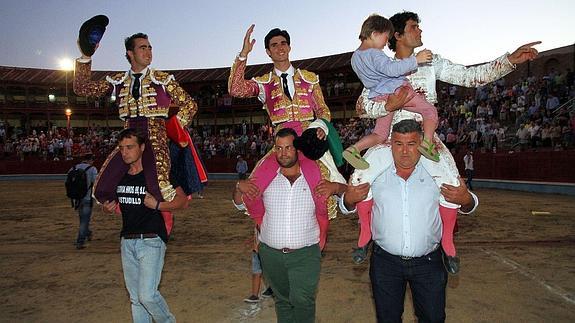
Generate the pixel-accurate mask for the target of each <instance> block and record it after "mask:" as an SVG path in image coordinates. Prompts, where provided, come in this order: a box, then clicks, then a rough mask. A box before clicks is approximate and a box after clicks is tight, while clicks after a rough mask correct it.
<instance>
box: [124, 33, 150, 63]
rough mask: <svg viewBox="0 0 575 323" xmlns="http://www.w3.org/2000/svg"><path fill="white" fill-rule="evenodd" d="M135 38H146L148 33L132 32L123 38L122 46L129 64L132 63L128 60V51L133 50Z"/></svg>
mask: <svg viewBox="0 0 575 323" xmlns="http://www.w3.org/2000/svg"><path fill="white" fill-rule="evenodd" d="M136 38H143V39H148V35H146V34H144V33H137V34H133V35H132V36H130V37H126V39H124V46H125V47H126V59H127V60H128V62H129V63H130V64H132V61H130V56H128V51H129V50H131V51H133V50H134V46H135V45H136V44H134V40H136Z"/></svg>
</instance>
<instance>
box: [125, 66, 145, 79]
mask: <svg viewBox="0 0 575 323" xmlns="http://www.w3.org/2000/svg"><path fill="white" fill-rule="evenodd" d="M149 69H150V67H149V66H146V68H144V69H143V70H141V71H140V73H142V76H140V79H142V77H144V76H146V75H147V74H148V70H149ZM134 74H136V72H134V71H132V69H130V77H131V78H134Z"/></svg>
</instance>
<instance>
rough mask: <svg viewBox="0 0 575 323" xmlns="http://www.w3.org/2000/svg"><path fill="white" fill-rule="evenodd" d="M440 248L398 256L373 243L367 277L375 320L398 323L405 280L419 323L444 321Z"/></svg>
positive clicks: (443, 269) (445, 284)
mask: <svg viewBox="0 0 575 323" xmlns="http://www.w3.org/2000/svg"><path fill="white" fill-rule="evenodd" d="M441 258H442V256H441V248H438V249H437V250H435V251H433V252H431V253H429V254H427V255H425V256H423V257H419V258H414V259H411V260H404V259H401V258H400V257H399V256H394V255H392V254H390V253H388V252H386V251H385V250H383V249H381V247H379V246H378V245H377V244H376V243H374V247H373V252H372V254H371V265H370V268H369V276H370V278H371V288H372V292H373V298H374V300H375V311H376V314H377V322H379V323H382V322H390V323H391V322H393V323H401V316H402V314H403V307H404V304H403V301H404V299H405V290H406V285H407V282H409V286H410V288H411V295H412V298H413V307H414V309H415V316H417V318H418V322H420V323H427V322H445V287H446V286H447V271H446V270H445V268H444V266H443V261H442V259H441Z"/></svg>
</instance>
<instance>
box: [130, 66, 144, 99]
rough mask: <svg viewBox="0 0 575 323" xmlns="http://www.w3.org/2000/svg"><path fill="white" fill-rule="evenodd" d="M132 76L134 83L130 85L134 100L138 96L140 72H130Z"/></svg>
mask: <svg viewBox="0 0 575 323" xmlns="http://www.w3.org/2000/svg"><path fill="white" fill-rule="evenodd" d="M132 76H134V85H133V86H132V96H133V97H134V99H135V100H137V99H139V98H140V77H141V76H142V73H134V74H132Z"/></svg>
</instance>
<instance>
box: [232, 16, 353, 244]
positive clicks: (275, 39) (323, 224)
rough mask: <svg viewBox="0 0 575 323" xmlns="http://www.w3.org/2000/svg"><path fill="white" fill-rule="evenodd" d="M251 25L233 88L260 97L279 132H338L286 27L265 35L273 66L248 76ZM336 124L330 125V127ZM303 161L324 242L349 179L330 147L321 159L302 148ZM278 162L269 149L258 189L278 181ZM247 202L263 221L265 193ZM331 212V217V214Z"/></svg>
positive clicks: (323, 135)
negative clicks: (293, 53)
mask: <svg viewBox="0 0 575 323" xmlns="http://www.w3.org/2000/svg"><path fill="white" fill-rule="evenodd" d="M253 28H254V26H253V25H252V26H251V27H250V28H249V29H248V31H247V33H246V35H245V37H244V46H243V48H242V51H241V52H240V54H239V55H238V57H237V58H236V60H235V61H234V64H233V66H232V68H231V72H230V78H229V82H228V91H229V93H230V94H231V95H232V96H234V97H242V98H245V97H258V99H259V100H260V101H261V102H262V103H263V108H264V109H265V110H266V111H267V113H268V115H269V117H270V119H271V122H272V124H273V125H274V127H275V131H278V130H279V129H281V128H286V127H287V128H292V129H294V130H295V131H296V132H297V134H298V135H301V134H302V132H303V131H304V130H306V129H308V128H318V130H317V133H318V138H319V139H323V140H326V139H327V136H329V135H332V136H333V135H337V134H336V132H335V129H333V127H331V125H330V124H329V120H330V119H331V114H330V111H329V108H328V107H327V105H326V104H325V101H324V98H323V94H322V92H321V87H320V85H319V78H318V76H317V75H316V74H314V73H312V72H309V71H306V70H301V69H295V68H294V67H293V66H292V65H291V63H290V61H289V51H290V50H291V48H290V39H289V34H288V33H287V32H286V31H285V30H279V29H277V28H276V29H273V30H272V31H270V32H269V33H268V35H267V36H266V37H265V47H266V51H267V53H268V55H269V56H270V58H271V59H272V61H273V64H274V70H273V71H270V72H269V73H267V74H265V75H263V76H259V77H255V78H253V79H250V80H246V79H244V73H245V68H246V60H247V55H248V53H249V52H250V51H251V50H252V48H253V44H254V43H255V40H251V39H250V37H251V33H252V32H253ZM330 127H331V129H330ZM299 158H300V160H302V159H306V160H307V161H306V162H304V163H301V167H302V169H301V170H302V173H303V175H304V177H305V179H306V181H307V182H308V184H309V186H310V188H311V189H312V190H313V191H315V192H316V193H318V192H321V194H313V197H314V203H315V206H316V217H317V219H318V224H319V226H320V246H321V247H323V246H324V244H325V241H326V234H327V227H328V223H329V221H328V218H333V217H335V211H336V210H335V207H336V204H335V203H334V202H335V201H334V200H333V199H328V198H329V197H330V196H331V195H333V194H337V193H340V192H342V191H343V190H345V179H344V178H343V176H341V174H340V173H339V172H338V170H337V167H336V165H335V162H334V159H333V157H332V155H331V154H330V152H329V151H328V152H326V153H325V154H324V155H323V156H322V157H321V158H320V159H319V160H318V161H317V162H311V163H310V162H309V159H307V158H306V157H305V156H304V155H303V154H302V153H300V154H299ZM278 169H279V164H278V163H277V161H276V159H275V157H274V155H273V154H271V152H270V153H268V154H267V155H266V156H265V157H264V158H262V159H261V160H260V161H259V162H258V163H257V165H256V167H255V169H254V171H253V172H252V175H251V179H252V181H253V182H254V183H255V185H256V186H257V188H258V190H259V192H261V193H263V191H264V190H265V189H266V188H267V186H268V185H269V184H270V182H271V181H272V180H273V178H274V177H275V175H277V171H278ZM244 203H245V205H246V207H247V209H248V213H249V214H250V216H251V217H252V218H253V219H254V220H255V221H256V223H258V224H259V223H261V221H262V219H263V216H264V214H265V209H264V206H263V201H262V197H261V194H260V195H259V196H258V197H255V198H254V197H249V196H245V195H244ZM328 213H329V216H328Z"/></svg>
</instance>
